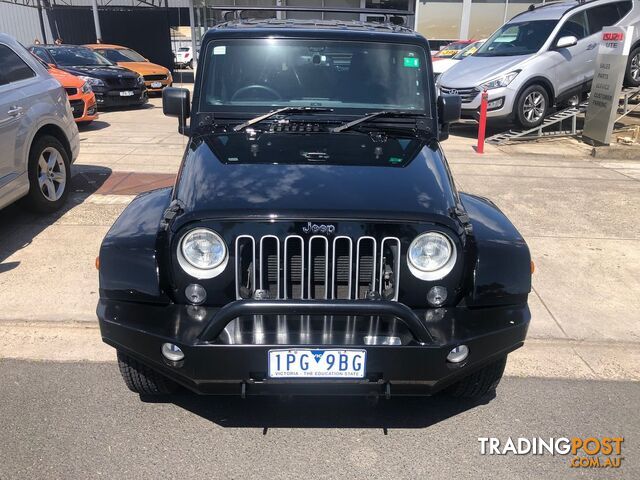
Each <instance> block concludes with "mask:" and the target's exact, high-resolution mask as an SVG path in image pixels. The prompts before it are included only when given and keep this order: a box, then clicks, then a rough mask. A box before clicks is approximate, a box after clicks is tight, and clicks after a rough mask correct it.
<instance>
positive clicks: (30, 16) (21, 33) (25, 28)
mask: <svg viewBox="0 0 640 480" xmlns="http://www.w3.org/2000/svg"><path fill="white" fill-rule="evenodd" d="M42 16H43V19H44V28H45V31H46V33H47V40H48V41H49V42H53V37H52V36H51V30H50V29H49V23H48V21H47V13H46V11H44V10H43V11H42ZM0 32H2V33H8V34H9V35H11V36H13V37H16V38H17V39H18V41H19V42H21V43H22V44H23V45H25V46H29V45H31V44H32V43H33V41H34V40H35V39H36V38H37V39H39V40H40V41H41V42H42V40H43V39H42V34H41V33H40V20H38V10H37V9H36V8H32V7H25V6H22V5H14V4H12V3H4V2H0Z"/></svg>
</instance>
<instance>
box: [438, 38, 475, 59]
mask: <svg viewBox="0 0 640 480" xmlns="http://www.w3.org/2000/svg"><path fill="white" fill-rule="evenodd" d="M467 45H469V42H453V43H450V44H448V45H445V46H444V47H443V48H442V50H440V51H439V52H438V53H436V54H435V55H434V57H438V58H450V57H453V56H454V55H455V54H456V53H458V52H459V51H460V50H462V49H463V48H464V47H466V46H467Z"/></svg>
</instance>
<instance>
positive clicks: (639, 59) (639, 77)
mask: <svg viewBox="0 0 640 480" xmlns="http://www.w3.org/2000/svg"><path fill="white" fill-rule="evenodd" d="M624 84H625V85H626V86H627V87H640V46H638V47H636V48H634V49H633V50H632V51H631V54H629V63H628V64H627V70H626V72H625V75H624Z"/></svg>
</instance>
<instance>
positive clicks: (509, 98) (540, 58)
mask: <svg viewBox="0 0 640 480" xmlns="http://www.w3.org/2000/svg"><path fill="white" fill-rule="evenodd" d="M612 25H618V26H629V25H633V26H634V27H635V28H634V30H633V43H632V47H631V53H630V55H629V62H628V65H627V71H626V75H625V84H626V85H629V86H638V85H640V70H639V64H640V2H638V1H637V0H635V1H632V0H595V1H591V2H578V1H572V2H560V3H556V2H554V3H548V4H546V5H541V6H538V7H535V8H533V6H532V7H529V10H528V11H526V12H524V13H521V14H520V15H517V16H515V17H514V18H512V19H511V20H510V21H509V22H508V23H506V24H505V25H503V26H502V27H500V28H499V29H498V30H497V31H496V32H495V33H494V34H493V35H492V36H491V37H489V39H488V40H487V41H486V42H485V43H484V45H482V47H480V48H479V49H478V51H477V52H476V53H475V54H474V55H473V56H470V57H467V58H466V59H465V61H464V62H459V63H458V64H456V65H454V66H453V67H452V68H450V69H449V70H447V71H446V72H444V73H443V74H442V75H441V76H440V77H439V78H438V84H437V86H438V88H439V91H440V92H441V93H449V94H458V95H460V96H461V97H462V115H463V117H467V118H471V117H475V116H476V115H477V112H478V107H479V106H480V99H481V95H480V92H482V90H484V89H486V90H487V91H488V93H489V105H488V117H489V118H491V119H502V120H508V121H515V122H517V123H518V124H520V125H521V126H523V127H525V128H533V127H536V126H538V125H540V124H541V123H542V121H543V120H544V117H545V116H546V115H547V113H548V112H549V109H550V108H552V107H553V106H554V105H563V104H565V103H570V102H571V103H572V102H575V101H576V100H578V99H579V98H580V97H581V96H584V95H585V94H586V92H588V91H589V89H590V87H591V80H592V79H593V76H594V71H595V60H596V57H597V53H598V48H597V47H598V40H599V36H598V32H600V31H601V30H602V29H603V28H604V27H606V26H612Z"/></svg>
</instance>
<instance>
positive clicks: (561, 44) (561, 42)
mask: <svg viewBox="0 0 640 480" xmlns="http://www.w3.org/2000/svg"><path fill="white" fill-rule="evenodd" d="M576 43H578V39H577V38H576V37H574V36H573V35H567V36H566V37H560V38H559V39H558V41H557V42H556V48H568V47H573V46H574V45H575V44H576Z"/></svg>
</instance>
